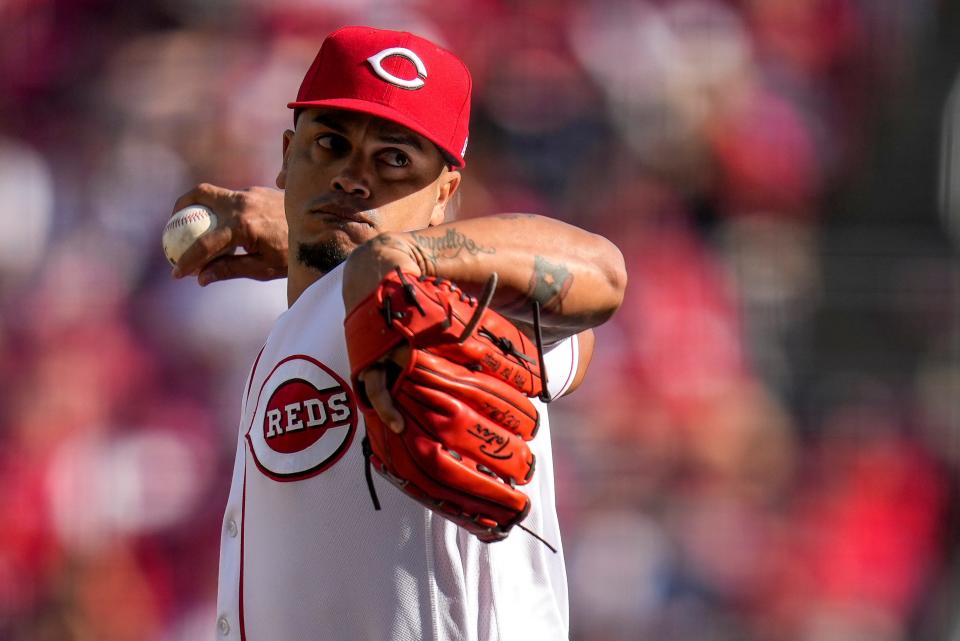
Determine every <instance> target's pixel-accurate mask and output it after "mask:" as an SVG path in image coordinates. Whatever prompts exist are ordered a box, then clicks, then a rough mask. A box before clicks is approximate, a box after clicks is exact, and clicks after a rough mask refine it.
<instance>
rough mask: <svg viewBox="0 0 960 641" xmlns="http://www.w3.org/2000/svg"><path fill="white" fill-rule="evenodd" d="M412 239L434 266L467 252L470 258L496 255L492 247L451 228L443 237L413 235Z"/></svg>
mask: <svg viewBox="0 0 960 641" xmlns="http://www.w3.org/2000/svg"><path fill="white" fill-rule="evenodd" d="M413 239H414V241H416V243H417V246H419V247H420V248H421V249H423V250H424V253H425V254H426V257H427V258H428V259H429V260H430V261H431V262H432V263H433V264H434V265H436V264H437V261H438V260H440V259H442V258H456V257H457V256H459V255H460V253H461V252H467V253H468V254H470V255H472V256H476V255H477V254H495V253H497V250H496V249H494V248H493V247H485V246H483V245H481V244H479V243H478V242H477V241H475V240H474V239H472V238H470V237H469V236H465V235H464V234H461V233H460V232H458V231H457V230H456V229H452V228H451V229H448V230H447V231H446V233H445V234H444V235H443V236H428V235H426V234H416V233H414V234H413Z"/></svg>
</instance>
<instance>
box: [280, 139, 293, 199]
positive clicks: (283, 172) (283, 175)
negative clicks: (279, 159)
mask: <svg viewBox="0 0 960 641" xmlns="http://www.w3.org/2000/svg"><path fill="white" fill-rule="evenodd" d="M292 140H293V131H292V130H290V129H287V130H286V131H285V132H283V163H282V164H281V165H280V173H278V174H277V187H279V188H280V189H286V188H287V158H289V156H290V141H292Z"/></svg>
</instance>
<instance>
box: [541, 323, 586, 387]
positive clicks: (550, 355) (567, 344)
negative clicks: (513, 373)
mask: <svg viewBox="0 0 960 641" xmlns="http://www.w3.org/2000/svg"><path fill="white" fill-rule="evenodd" d="M543 362H544V364H545V365H546V368H547V389H548V390H549V391H550V395H551V396H552V397H554V398H557V397H558V396H562V395H563V394H565V393H566V392H567V390H569V389H570V385H572V384H573V379H574V377H575V376H576V374H577V367H578V366H579V364H580V339H579V338H578V337H577V335H576V334H574V335H573V336H569V337H567V338H565V339H563V340H562V341H560V342H559V343H556V344H554V345H551V346H549V347H548V348H547V349H546V351H545V352H544V354H543Z"/></svg>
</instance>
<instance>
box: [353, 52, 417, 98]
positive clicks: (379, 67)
mask: <svg viewBox="0 0 960 641" xmlns="http://www.w3.org/2000/svg"><path fill="white" fill-rule="evenodd" d="M390 56H400V57H401V58H406V59H407V60H409V61H410V62H412V63H413V66H414V67H416V68H417V77H416V78H411V79H410V80H406V79H405V78H397V77H396V76H395V75H393V74H392V73H390V72H389V71H387V70H386V69H384V68H383V61H384V60H386V59H387V58H389V57H390ZM367 62H369V63H370V66H371V67H373V73H375V74H377V75H378V76H380V77H381V78H383V79H384V80H386V81H387V82H389V83H390V84H391V85H396V86H398V87H403V88H404V89H419V88H420V87H422V86H423V85H424V84H425V83H424V79H425V78H426V77H427V68H426V66H424V64H423V60H421V59H420V56H418V55H417V54H415V53H413V52H412V51H410V50H409V49H407V48H405V47H391V48H389V49H384V50H383V51H381V52H380V53H378V54H374V55H372V56H370V57H369V58H367Z"/></svg>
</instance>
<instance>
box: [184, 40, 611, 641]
mask: <svg viewBox="0 0 960 641" xmlns="http://www.w3.org/2000/svg"><path fill="white" fill-rule="evenodd" d="M470 88H471V80H470V75H469V73H468V71H467V69H466V67H465V66H464V64H463V63H462V62H461V61H460V60H459V59H458V58H456V57H455V56H454V55H453V54H452V53H450V52H448V51H446V50H444V49H442V48H440V47H438V46H437V45H435V44H433V43H431V42H429V41H427V40H425V39H423V38H420V37H418V36H416V35H413V34H410V33H405V32H395V31H385V30H378V29H372V28H368V27H346V28H343V29H340V30H338V31H336V32H334V33H333V34H331V35H330V36H328V37H327V38H326V39H325V40H324V42H323V44H322V46H321V48H320V51H319V53H318V54H317V57H316V59H315V60H314V62H313V64H312V66H311V67H310V68H309V70H308V71H307V73H306V76H305V77H304V79H303V82H302V85H301V87H300V91H299V93H298V95H297V99H296V100H295V101H293V102H291V103H289V105H288V106H289V107H291V108H293V110H294V112H293V114H294V128H293V129H292V130H288V131H286V132H284V134H283V161H282V165H281V168H280V172H279V175H278V177H277V186H278V187H279V188H280V189H281V190H283V191H282V192H281V191H273V190H268V189H264V188H255V189H252V190H248V191H245V192H232V191H229V190H225V189H222V188H219V187H215V186H212V185H200V186H198V187H196V188H195V189H193V190H191V191H190V192H189V193H187V194H185V195H184V196H182V197H181V198H180V199H179V200H178V201H177V204H176V207H175V208H176V209H179V208H181V207H183V206H185V205H187V204H191V203H199V204H203V205H207V206H208V207H211V208H212V209H214V210H215V211H216V213H217V215H218V217H219V218H220V220H221V221H223V222H222V223H221V226H220V227H218V228H217V229H216V230H214V231H213V232H211V233H209V234H207V235H205V236H203V237H201V239H200V240H198V241H197V242H196V243H195V244H194V246H193V247H191V249H190V250H188V252H187V253H186V254H185V255H184V256H183V257H182V258H181V261H180V263H179V266H178V268H177V269H176V270H175V272H174V275H175V276H177V277H184V276H188V275H195V276H197V277H198V278H199V280H200V282H201V284H204V285H205V284H207V283H209V282H213V281H215V280H220V279H225V278H234V277H251V278H258V279H267V278H275V277H281V276H284V275H286V276H287V278H288V303H289V309H288V310H287V311H286V312H285V313H284V314H283V315H281V316H280V317H279V318H278V320H277V321H276V323H275V325H274V327H273V329H272V330H271V332H270V335H269V337H268V338H267V341H266V343H265V345H264V346H263V348H262V350H261V351H260V353H259V355H258V356H257V357H256V359H255V361H254V363H253V366H252V368H251V371H250V375H249V379H248V381H247V383H246V386H245V389H244V394H243V401H242V405H241V417H240V429H239V435H238V440H237V456H236V462H235V465H234V470H233V481H232V487H231V491H230V496H229V500H228V503H227V507H226V512H225V514H224V521H223V532H222V544H221V545H222V547H221V560H220V575H219V599H218V619H217V624H216V625H217V632H216V635H217V638H223V639H246V640H249V641H272V640H277V639H284V640H286V641H308V640H310V641H314V640H325V639H330V640H334V639H336V640H338V641H373V640H377V641H381V640H387V639H390V640H393V641H420V640H423V639H430V640H434V641H454V640H457V641H464V640H469V641H494V640H500V641H531V640H541V639H542V640H544V641H560V640H563V639H567V638H568V636H569V635H568V615H567V585H566V576H565V570H564V561H563V548H562V545H561V541H560V530H559V527H558V524H557V515H556V508H555V497H554V476H553V469H552V468H553V462H552V458H551V450H550V422H549V417H548V413H547V411H546V405H545V403H544V402H543V400H542V399H549V398H551V397H553V398H556V397H559V396H562V395H563V394H566V393H569V392H570V391H571V390H573V389H574V388H575V387H576V386H577V385H578V384H579V381H580V380H581V378H582V377H583V375H584V373H585V371H586V368H587V364H588V363H589V361H590V354H591V351H592V347H593V334H592V332H591V329H590V328H591V327H594V326H596V325H598V324H600V323H603V322H604V321H605V320H606V319H608V318H609V317H610V316H611V314H612V313H613V312H614V311H615V310H616V309H617V307H618V306H619V304H620V302H621V300H622V295H623V289H624V287H625V282H626V275H625V271H624V266H623V259H622V256H621V254H620V252H619V251H618V250H617V249H616V247H615V246H613V245H612V244H611V243H610V242H609V241H607V240H605V239H603V238H601V237H598V236H596V235H593V234H590V233H587V232H585V231H583V230H581V229H578V228H576V227H573V226H570V225H567V224H564V223H561V222H559V221H556V220H551V219H548V218H544V217H540V216H535V215H500V216H493V217H486V218H474V219H469V220H463V221H456V222H444V219H445V213H446V211H447V208H448V206H449V204H450V202H451V198H452V197H453V196H454V194H455V193H456V192H457V189H458V187H459V186H460V182H461V171H460V170H461V169H462V168H463V167H464V153H465V151H466V149H467V132H468V120H469V109H470ZM281 199H282V202H281ZM284 212H285V217H284ZM236 247H243V248H244V249H245V250H246V253H244V254H243V255H233V254H232V252H230V250H231V249H233V248H236ZM493 274H496V277H497V279H496V280H497V284H496V286H495V287H494V286H493V282H494V281H493V279H492V278H491V277H492V275H493ZM388 299H389V300H388ZM435 303H436V304H435ZM391 305H392V306H391ZM487 305H489V308H488V307H487ZM438 310H439V311H438ZM430 314H434V315H438V316H437V317H438V318H439V319H440V320H439V321H438V323H437V324H434V325H431V327H433V328H435V329H436V332H434V330H433V329H428V330H422V329H418V328H417V327H415V326H414V325H405V323H408V322H409V323H415V322H419V321H418V319H422V318H427V317H428V316H429V315H430ZM345 319H346V324H347V330H348V331H347V335H345V329H344V326H345ZM358 319H359V320H358ZM478 319H479V320H478ZM504 319H506V320H504ZM451 325H452V326H453V330H451V329H450V328H451ZM351 328H352V329H351ZM454 330H455V336H456V337H459V338H458V339H457V340H454V341H449V340H447V339H445V338H443V333H444V332H447V333H449V332H450V331H454ZM391 332H393V333H395V334H397V335H398V336H401V338H402V340H401V341H400V343H397V340H400V339H390V336H391V335H392V334H391ZM431 332H433V333H431ZM437 332H439V334H437ZM345 336H346V338H345ZM437 336H440V338H439V339H438V338H437ZM378 341H382V342H383V344H382V346H381V345H375V344H376V343H377V342H378ZM391 341H392V342H391ZM430 341H439V343H438V344H441V348H436V346H435V345H434V347H431V348H424V349H422V350H420V349H418V345H420V344H425V343H429V342H430ZM444 341H447V342H444ZM371 344H374V347H371ZM461 344H462V345H463V346H464V347H463V348H462V349H464V350H466V351H470V350H473V349H476V350H479V351H478V352H476V353H477V354H479V353H480V352H483V354H482V356H477V357H476V362H474V361H470V360H469V359H470V358H473V356H468V357H465V356H462V354H461V355H460V356H456V355H454V356H450V358H446V356H444V357H443V358H441V357H438V356H437V354H441V355H443V354H448V352H446V351H443V350H446V349H448V348H450V349H460V348H459V347H458V346H460V345H461ZM471 345H472V347H471ZM431 350H432V351H431ZM427 352H430V353H427ZM451 353H452V352H451ZM470 353H471V354H474V353H475V352H470ZM457 358H464V359H467V360H462V361H461V363H462V364H463V365H464V368H463V369H459V370H457V371H459V372H461V373H460V374H458V375H450V376H447V378H446V379H445V380H446V381H447V383H448V384H449V385H450V386H451V387H457V386H459V389H462V390H467V389H468V388H469V393H476V390H477V389H478V388H479V387H483V388H484V390H492V389H494V388H495V387H496V385H499V384H500V383H494V382H491V381H492V379H493V378H495V376H494V375H493V374H494V373H495V374H496V376H499V377H500V378H501V379H503V381H505V382H506V383H507V384H509V385H507V386H506V387H503V388H502V389H501V388H496V389H498V390H500V391H498V392H497V393H496V394H493V395H492V396H490V398H492V397H493V396H496V397H497V398H499V399H501V400H502V399H503V398H508V397H509V398H510V399H514V397H518V398H519V400H516V399H514V400H511V401H510V402H511V403H513V404H512V405H509V407H508V408H507V409H506V410H504V409H498V410H497V411H495V412H488V413H487V414H486V415H484V416H482V417H480V418H476V416H477V415H476V414H471V415H470V416H471V418H469V420H468V421H467V423H469V426H468V430H467V431H466V432H463V434H466V435H467V436H465V437H464V438H466V439H467V440H466V441H463V447H462V448H461V446H460V445H457V446H456V447H453V446H452V445H451V444H450V443H449V442H442V441H443V439H444V438H445V437H444V436H443V433H442V428H441V426H439V423H441V422H442V421H441V419H440V418H436V416H437V415H435V414H429V412H427V413H426V414H424V413H420V414H418V413H417V408H418V407H419V406H417V405H416V404H415V403H414V404H411V403H410V402H409V399H407V396H410V395H411V392H410V389H409V388H407V389H406V390H405V391H404V392H403V394H401V393H400V392H399V391H398V390H399V383H398V382H397V381H398V377H401V378H403V377H406V376H408V374H409V375H411V376H412V373H411V368H412V367H413V365H412V364H411V363H413V362H414V361H416V363H417V368H421V367H422V365H423V363H436V368H437V369H443V368H446V367H460V365H456V364H454V365H450V362H449V361H450V360H451V359H452V360H457ZM428 359H432V360H428ZM491 363H493V365H491ZM484 368H488V369H489V368H493V369H492V370H490V371H485V370H484ZM398 372H401V373H399V374H398ZM484 386H486V387H484ZM510 386H513V387H510ZM514 388H516V390H520V391H519V392H517V391H515V389H514ZM436 391H437V390H435V389H433V388H432V387H431V385H429V384H425V385H423V386H421V389H420V393H422V394H426V395H427V396H429V394H431V393H433V392H436ZM437 393H438V394H439V392H437ZM484 393H486V391H485V392H484ZM451 394H455V392H451ZM410 397H411V398H412V396H410ZM528 397H532V398H529V399H528ZM442 400H443V399H441V401H442ZM446 400H447V401H448V405H447V406H446V407H452V408H453V410H451V411H450V412H448V413H447V414H446V415H444V417H441V418H442V419H443V420H445V421H447V423H449V424H451V425H457V424H458V420H459V419H460V417H461V415H467V414H468V413H469V412H472V411H473V410H471V409H470V407H468V405H470V403H471V402H473V401H470V400H466V401H463V402H461V401H460V400H453V401H449V399H446ZM441 401H438V403H440V402H441ZM485 403H486V401H484V403H481V404H479V405H477V408H476V409H477V411H478V412H480V411H481V410H482V408H483V407H486V405H485ZM526 403H529V406H530V407H531V408H532V409H529V410H526V409H524V408H525V407H526V405H524V404H526ZM423 404H424V403H423V402H421V405H423ZM426 405H430V403H426ZM517 408H519V409H518V410H517V413H518V416H519V414H520V413H523V414H524V416H526V417H528V418H530V417H532V420H533V421H534V424H531V425H529V426H528V427H529V428H530V429H527V428H524V427H522V426H521V425H520V424H521V423H522V422H523V420H525V419H524V418H523V416H521V417H520V418H516V419H515V418H514V417H512V416H511V412H512V411H513V410H514V409H517ZM420 409H422V407H421V408H420ZM435 410H436V407H433V406H431V407H430V409H429V411H435ZM424 416H433V417H434V418H436V421H435V422H436V423H437V424H436V425H434V424H433V423H432V422H431V421H433V420H434V419H431V418H426V419H425V418H424ZM460 422H461V423H462V421H460ZM435 432H436V434H439V435H438V436H437V435H435V434H434V433H435ZM414 433H417V434H419V436H418V437H417V438H418V439H420V440H409V439H410V438H412V437H410V435H411V434H414ZM534 433H536V436H535V438H534V437H533V434H534ZM425 435H426V436H425ZM365 436H368V437H370V438H369V439H367V438H365ZM433 436H436V438H437V439H438V442H440V444H439V445H437V446H436V447H433V446H432V445H431V446H430V451H431V452H439V453H440V454H439V455H438V456H440V457H441V458H442V459H443V460H442V461H441V463H442V464H443V465H448V466H457V465H460V464H462V463H463V460H465V459H468V458H469V457H470V456H473V457H474V458H475V459H476V460H475V461H474V462H473V463H471V467H470V469H469V470H467V471H466V472H464V470H463V469H460V468H457V469H456V470H455V471H454V472H452V474H455V475H467V476H470V482H469V483H468V489H467V490H466V491H465V494H464V496H465V497H466V498H465V502H461V503H460V504H458V502H454V501H450V500H448V499H449V495H444V494H442V492H443V491H444V488H445V486H444V483H447V480H445V479H443V478H441V479H440V482H439V485H437V486H435V485H432V484H431V483H432V482H431V481H430V480H417V479H411V478H410V477H409V475H406V474H404V473H403V472H402V469H403V468H402V467H401V463H402V462H403V461H402V460H401V459H402V458H403V457H404V456H406V457H409V458H410V460H411V461H412V463H413V466H414V468H415V469H421V467H418V466H423V463H422V461H421V460H418V459H417V457H418V456H419V454H418V451H417V450H416V447H418V446H417V445H416V443H422V442H423V441H424V439H429V438H433ZM408 437H409V438H408ZM467 437H469V438H467ZM471 438H472V439H474V440H470V439H471ZM404 439H408V440H404ZM467 441H469V442H467ZM410 442H413V443H415V445H414V446H411V447H412V448H413V449H409V448H408V449H403V448H404V447H407V445H409V443H410ZM471 443H473V444H474V445H476V449H475V450H471V451H473V454H469V455H468V454H463V452H464V451H465V450H467V449H468V448H471V447H473V445H471ZM391 447H399V448H400V449H392V450H391V449H390V448H391ZM508 448H516V449H508ZM458 449H459V453H458V451H455V450H458ZM514 453H516V457H515V458H514V457H513V454H514ZM482 457H487V458H483V459H482V460H483V461H485V462H486V464H485V465H481V464H480V463H479V462H478V461H480V460H481V458H482ZM507 459H510V460H513V461H516V460H517V459H522V461H521V462H522V466H521V468H520V469H521V473H520V474H515V473H514V472H512V471H511V472H509V474H508V473H506V472H503V471H498V470H501V469H506V468H498V467H496V466H497V465H499V464H500V463H502V462H504V461H507ZM371 461H372V462H373V467H374V468H375V471H377V472H379V474H369V469H370V466H371ZM534 461H535V471H534ZM490 468H494V469H493V470H491V469H490ZM424 469H426V468H424ZM444 469H445V468H444ZM477 470H479V471H480V472H482V474H479V473H478V472H477ZM471 475H472V476H471ZM498 475H499V476H498ZM405 476H406V478H404V477H405ZM519 476H523V477H524V478H517V477H519ZM431 478H432V477H431ZM484 479H486V480H487V481H489V480H490V479H493V481H492V486H495V487H493V488H492V489H493V491H497V492H500V491H503V492H506V493H509V494H510V495H511V497H514V498H516V496H519V497H520V507H518V508H516V510H515V511H513V512H511V511H509V510H507V511H506V512H504V513H506V514H507V516H506V517H503V516H500V514H501V513H500V512H497V511H496V510H494V509H493V508H491V511H490V512H489V513H488V512H487V511H485V510H486V508H475V507H474V508H469V509H468V508H467V507H465V506H467V505H480V506H484V505H487V504H488V503H487V502H488V499H487V498H486V495H483V496H480V495H481V494H482V492H481V490H480V489H477V490H476V491H477V493H478V496H479V498H477V499H476V501H474V502H471V501H470V497H469V496H467V495H468V494H469V493H470V492H471V491H473V490H471V489H469V488H480V487H481V485H482V482H483V481H484ZM434 480H436V479H434ZM450 482H451V483H452V482H453V481H450ZM394 485H396V486H397V487H400V488H401V489H402V491H398V490H397V488H396V487H394ZM440 486H444V487H440ZM438 487H439V489H438ZM437 492H441V494H439V495H438V494H437ZM518 492H520V494H517V493H518ZM371 494H372V496H371ZM374 502H376V505H374ZM490 504H491V505H492V502H490ZM514 525H516V526H517V528H516V529H513V530H512V531H511V528H512V527H513V526H514ZM524 530H525V531H524ZM508 533H509V536H507V534H508ZM491 541H496V542H491Z"/></svg>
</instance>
